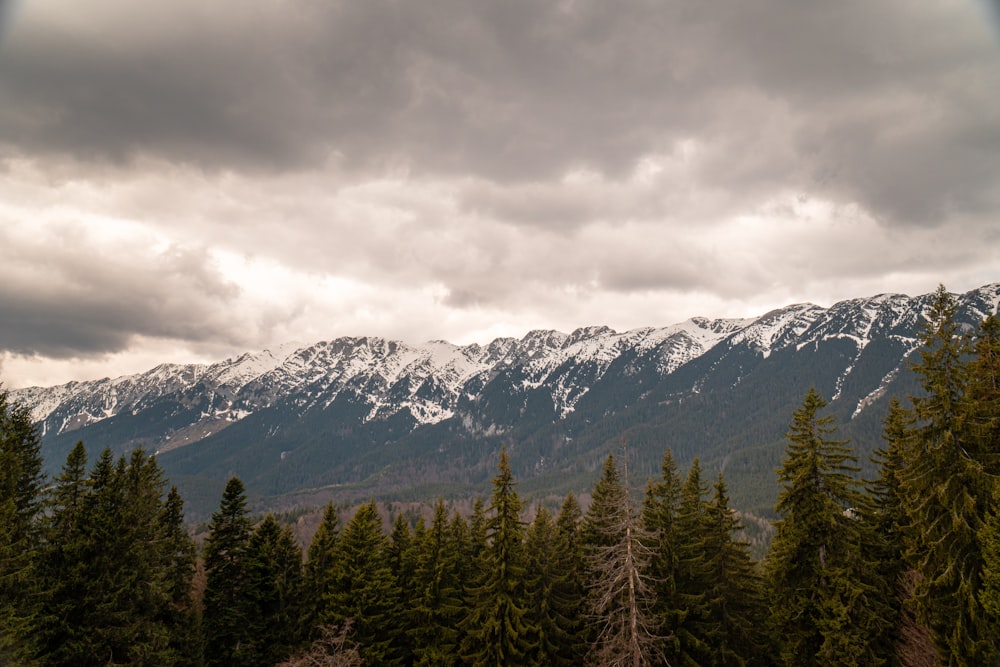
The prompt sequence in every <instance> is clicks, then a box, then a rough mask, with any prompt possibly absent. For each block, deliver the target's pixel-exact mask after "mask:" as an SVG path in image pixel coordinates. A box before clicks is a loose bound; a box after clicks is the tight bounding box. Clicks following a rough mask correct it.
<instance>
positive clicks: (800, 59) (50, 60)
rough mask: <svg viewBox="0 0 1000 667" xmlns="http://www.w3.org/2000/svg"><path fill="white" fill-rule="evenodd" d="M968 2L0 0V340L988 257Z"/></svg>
mask: <svg viewBox="0 0 1000 667" xmlns="http://www.w3.org/2000/svg"><path fill="white" fill-rule="evenodd" d="M0 3H2V0H0ZM993 4H995V3H991V2H986V1H985V0H970V1H969V2H963V3H914V2H910V1H909V0H890V1H889V2H883V3H875V4H873V3H870V2H864V1H863V0H843V1H841V2H834V3H823V2H790V1H788V0H748V1H746V2H717V1H715V0H708V1H705V2H695V3H692V2H680V1H679V0H678V1H673V0H667V1H656V0H622V1H621V2H615V3H608V2H600V1H598V0H560V1H558V2H536V1H534V0H510V1H508V2H495V3H469V2H466V1H464V0H431V1H430V2H395V1H393V0H370V1H365V2H347V1H346V0H343V1H334V2H327V1H326V0H250V1H245V0H244V1H241V2H236V0H217V1H216V2H210V3H205V2H196V1H195V0H176V1H175V2H170V3H156V4H150V3H135V2H130V1H127V0H93V1H92V2H88V8H87V11H85V12H84V11H80V10H79V8H74V7H73V6H71V5H68V4H66V3H59V2H45V1H42V2H30V3H29V2H24V3H20V4H17V5H11V4H10V3H7V4H6V5H2V6H0V21H3V20H4V19H3V18H2V17H3V16H4V10H7V13H6V24H5V26H4V27H0V40H2V41H0V190H2V191H3V197H2V199H0V225H4V224H6V225H7V226H9V227H10V229H11V230H15V231H8V233H6V234H4V231H5V230H4V228H3V227H0V237H3V238H0V241H3V242H4V245H3V246H2V247H0V260H3V262H4V263H3V265H2V266H0V361H3V360H4V357H3V354H5V353H6V354H8V355H10V354H13V355H21V356H23V355H27V356H31V355H40V356H42V357H52V358H56V357H60V358H75V357H78V356H88V355H90V356H92V355H95V354H106V353H119V352H122V351H127V350H130V349H132V347H133V346H135V345H137V343H136V341H137V340H146V339H157V340H176V341H181V342H183V343H185V344H189V345H191V346H199V345H204V346H210V347H211V346H214V347H213V348H212V349H222V348H226V349H238V347H239V346H257V345H265V344H268V343H269V342H273V339H274V338H275V337H286V338H287V337H289V336H291V335H293V334H295V333H296V332H297V331H302V332H303V333H304V335H305V336H307V337H308V336H313V335H336V334H340V333H360V334H368V333H375V334H380V333H381V334H389V335H396V336H399V337H405V338H413V337H415V336H422V335H424V334H425V333H426V335H428V336H429V337H435V338H440V337H454V336H457V337H464V338H466V339H468V337H469V336H472V335H485V334H486V333H499V330H498V327H499V326H500V325H501V324H502V325H503V326H505V327H507V329H505V330H504V332H505V333H507V332H512V331H510V330H511V329H516V328H522V329H526V328H531V327H535V326H559V325H563V324H565V325H567V326H569V327H575V326H579V325H581V324H589V323H594V322H599V321H605V322H608V321H610V322H611V323H612V324H616V323H621V324H624V325H629V324H635V325H638V324H653V323H657V322H664V321H667V322H669V321H672V319H673V318H675V317H677V318H680V317H687V316H689V315H692V314H695V313H696V312H697V313H699V314H704V315H723V314H726V313H728V312H746V311H747V309H750V308H753V307H755V304H758V303H759V304H762V305H777V304H776V303H775V300H778V301H777V303H778V304H780V303H781V302H782V300H784V299H785V298H786V297H787V298H789V299H794V300H800V299H803V298H813V299H815V300H822V299H823V298H826V297H830V298H837V297H840V296H857V295H858V294H859V293H866V292H867V291H905V290H906V289H909V288H910V287H909V286H910V285H919V287H918V289H931V288H933V286H934V285H936V284H937V283H938V282H940V281H945V282H948V280H949V278H951V279H952V280H954V281H959V282H961V283H963V284H961V285H957V286H958V287H963V288H970V287H972V286H974V285H975V283H976V282H977V281H978V282H980V284H981V282H985V281H986V280H985V279H984V277H985V278H986V279H991V280H992V279H996V276H995V275H992V274H993V273H995V270H996V269H997V268H1000V257H998V252H1000V239H998V238H997V229H998V225H997V222H996V214H997V211H998V210H1000V93H998V91H1000V31H998V23H997V15H996V14H995V13H991V5H993ZM11 8H13V11H11ZM993 9H995V8H993ZM36 219H37V220H39V221H41V222H39V225H40V226H39V231H38V232H37V233H36V234H34V235H33V234H31V233H30V232H28V231H25V230H30V228H31V225H32V224H33V221H35V220H36ZM4 221H6V222H4ZM43 223H44V224H43ZM107 225H111V228H113V229H118V227H119V226H122V225H124V227H122V228H123V229H125V228H127V229H128V230H130V231H127V233H126V232H122V234H124V236H122V235H119V234H117V233H108V234H103V233H101V232H100V230H101V229H104V228H105V227H106V226H107ZM139 237H142V238H147V237H148V239H152V240H151V241H148V243H152V244H153V245H152V246H143V245H142V244H143V241H140V240H138V239H139ZM125 238H127V239H129V240H127V241H124V240H122V239H125ZM831 285H837V286H838V287H837V288H836V289H834V288H833V287H831ZM838 290H841V291H843V290H850V291H849V292H847V293H846V294H841V293H840V291H838ZM856 290H861V291H860V292H858V291H856ZM666 303H670V304H672V306H671V307H670V308H669V309H666V310H664V306H663V304H666ZM716 309H717V310H716ZM605 315H607V316H608V318H611V317H613V318H616V319H615V320H614V321H612V320H610V319H605ZM664 318H666V319H664ZM497 323H500V324H497ZM336 327H340V328H336ZM367 327H371V328H372V329H371V330H369V329H367ZM344 328H348V329H349V331H344V330H343V329H344ZM513 332H514V333H516V331H513ZM7 361H8V363H7V364H6V367H7V368H8V369H9V368H10V367H11V363H10V359H9V358H8V360H7Z"/></svg>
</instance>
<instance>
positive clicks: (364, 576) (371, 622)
mask: <svg viewBox="0 0 1000 667" xmlns="http://www.w3.org/2000/svg"><path fill="white" fill-rule="evenodd" d="M388 549H389V541H388V538H387V537H386V536H385V533H384V532H383V530H382V517H381V516H380V515H379V511H378V506H377V505H376V504H375V502H374V501H372V502H370V503H367V504H365V505H362V506H361V507H360V508H359V509H358V511H357V513H356V514H355V515H354V518H352V519H351V521H350V522H349V523H348V524H347V526H346V527H345V528H344V532H343V534H342V535H341V536H340V541H339V543H338V545H337V549H336V558H335V565H334V571H335V575H334V576H335V579H334V585H333V588H332V590H331V591H330V594H329V595H328V596H327V597H326V599H324V601H323V613H322V614H321V619H320V621H321V623H322V624H324V625H331V626H335V627H336V626H340V625H341V624H343V623H344V622H345V621H348V620H351V621H352V622H353V626H352V627H353V632H352V635H351V638H352V639H353V640H354V641H356V642H357V643H358V645H359V650H360V652H361V658H362V659H363V660H364V662H365V663H366V664H370V665H396V664H401V661H402V657H401V656H400V655H399V653H398V638H397V637H396V636H395V635H396V631H397V628H398V625H397V624H398V622H399V621H398V602H399V589H398V588H397V587H396V583H395V578H394V577H393V576H392V569H391V568H390V566H389V559H388Z"/></svg>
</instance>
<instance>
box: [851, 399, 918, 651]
mask: <svg viewBox="0 0 1000 667" xmlns="http://www.w3.org/2000/svg"><path fill="white" fill-rule="evenodd" d="M908 429H909V417H908V415H907V412H906V411H905V410H904V409H903V407H902V406H901V405H900V402H899V400H898V399H897V398H895V397H894V398H893V399H892V400H891V401H890V403H889V411H888V413H887V415H886V419H885V424H884V428H883V432H882V439H883V440H884V441H885V447H884V448H879V449H876V450H875V451H874V452H873V453H872V458H871V460H872V462H873V463H875V464H876V465H877V466H878V473H879V474H878V477H876V478H875V479H874V480H871V481H869V482H868V484H867V489H868V494H867V496H864V497H863V498H862V501H861V505H860V508H859V514H860V516H859V520H860V521H861V522H862V524H863V528H865V529H866V530H867V531H868V534H869V536H870V539H869V540H868V542H867V546H868V548H867V549H866V551H865V552H864V553H863V554H862V560H863V561H864V563H865V564H867V570H868V572H869V573H871V575H872V578H873V581H874V582H875V592H874V595H873V598H876V597H877V598H878V600H879V604H880V606H882V607H883V608H884V609H885V615H886V618H887V619H892V621H891V622H889V623H886V625H885V628H884V633H883V634H882V635H881V636H880V637H878V638H877V640H876V641H875V645H876V646H878V647H880V648H881V649H883V650H882V652H881V653H880V656H879V657H880V658H881V659H884V660H885V661H886V664H889V665H893V664H899V654H900V653H902V652H904V648H903V644H904V643H907V642H912V640H910V639H906V640H904V638H903V634H904V627H905V625H906V624H909V623H912V622H913V620H912V619H910V618H909V610H908V609H906V608H905V607H904V600H905V598H906V597H908V592H907V591H906V590H905V589H904V585H903V584H904V580H905V575H906V562H905V559H904V555H905V548H906V547H905V531H906V526H907V522H908V519H907V516H906V508H905V505H904V498H903V492H902V488H901V485H900V478H901V475H902V474H903V470H904V468H905V466H906V457H905V448H906V442H907V437H908V435H907V433H908ZM905 632H906V633H907V634H909V633H910V631H909V630H906V631H905Z"/></svg>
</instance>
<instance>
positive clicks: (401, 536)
mask: <svg viewBox="0 0 1000 667" xmlns="http://www.w3.org/2000/svg"><path fill="white" fill-rule="evenodd" d="M425 530H426V529H425V528H424V523H423V517H421V518H420V519H418V521H417V526H416V529H415V530H414V529H411V528H410V523H409V520H408V519H407V518H406V516H404V515H403V514H398V515H396V518H395V519H394V520H393V522H392V532H391V533H389V547H388V550H387V552H386V558H387V559H388V561H389V570H390V571H391V572H392V577H393V580H394V582H395V587H396V590H398V591H399V598H398V599H397V601H396V611H395V623H394V624H393V626H394V627H393V629H392V636H393V643H394V645H395V646H394V649H395V651H396V652H397V653H398V655H399V657H400V660H401V663H402V664H403V665H412V664H413V650H414V646H413V643H412V641H411V639H410V630H411V629H412V627H413V615H414V609H415V607H416V605H417V597H418V596H417V591H416V590H415V581H414V573H415V570H416V566H417V549H418V546H419V544H420V541H421V540H422V539H423V537H424V533H425ZM414 532H416V535H415V534H414Z"/></svg>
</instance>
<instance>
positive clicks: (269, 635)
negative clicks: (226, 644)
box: [241, 514, 302, 667]
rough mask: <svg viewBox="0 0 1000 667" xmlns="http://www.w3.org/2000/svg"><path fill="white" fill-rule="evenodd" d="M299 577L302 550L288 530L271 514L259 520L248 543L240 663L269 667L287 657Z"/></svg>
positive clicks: (294, 627)
mask: <svg viewBox="0 0 1000 667" xmlns="http://www.w3.org/2000/svg"><path fill="white" fill-rule="evenodd" d="M301 577H302V551H301V549H300V548H299V546H298V544H297V543H296V542H295V538H294V537H293V536H292V533H291V530H289V529H288V528H282V527H281V525H279V524H278V522H277V520H275V518H274V516H273V515H272V514H268V515H267V516H266V517H265V518H264V521H263V522H261V524H260V525H259V526H257V528H256V529H254V531H253V534H252V535H251V536H250V540H249V542H248V544H247V595H248V598H249V600H248V601H249V607H250V614H249V618H248V619H247V622H248V630H249V639H248V648H247V650H246V651H241V655H242V656H243V658H242V660H243V662H242V664H243V665H246V666H248V667H253V666H255V665H259V666H260V667H270V666H271V665H274V664H275V663H277V662H279V661H281V660H283V659H284V658H286V657H287V656H288V655H289V653H290V652H291V649H292V647H293V646H294V645H295V643H296V640H297V639H298V636H297V626H298V609H297V608H296V602H297V599H298V595H299V587H300V583H301Z"/></svg>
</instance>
